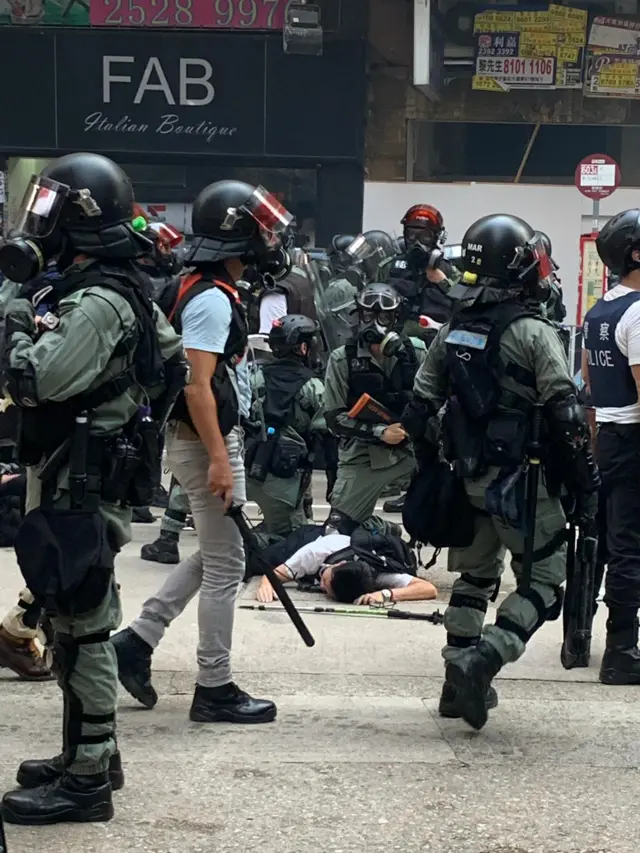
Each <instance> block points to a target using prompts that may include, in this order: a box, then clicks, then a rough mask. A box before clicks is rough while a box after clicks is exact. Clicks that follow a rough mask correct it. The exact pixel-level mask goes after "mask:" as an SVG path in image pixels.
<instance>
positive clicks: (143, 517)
mask: <svg viewBox="0 0 640 853" xmlns="http://www.w3.org/2000/svg"><path fill="white" fill-rule="evenodd" d="M155 520H156V517H155V515H154V514H153V513H152V512H151V510H150V509H149V507H148V506H134V507H133V509H132V511H131V521H135V522H136V524H153V522H154V521H155Z"/></svg>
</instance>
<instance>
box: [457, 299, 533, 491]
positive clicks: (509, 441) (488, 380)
mask: <svg viewBox="0 0 640 853" xmlns="http://www.w3.org/2000/svg"><path fill="white" fill-rule="evenodd" d="M522 317H536V318H537V319H539V320H540V321H541V322H546V321H545V320H544V319H543V318H542V317H541V315H540V311H539V310H538V309H536V308H533V307H531V306H528V305H526V304H523V303H514V302H504V303H497V304H496V303H494V304H483V305H479V306H475V305H474V306H471V307H469V308H465V309H461V310H460V311H459V312H457V313H456V314H455V316H454V317H453V319H452V320H451V323H450V326H449V333H448V335H447V337H446V339H445V344H446V351H445V371H446V377H447V384H448V391H447V406H446V411H445V416H444V423H443V427H444V430H443V431H444V437H445V455H446V457H447V458H448V459H449V460H450V461H451V462H455V463H456V464H457V467H458V470H459V473H460V474H461V475H462V476H464V477H477V476H481V475H482V473H483V472H484V471H485V470H486V469H487V468H488V467H489V466H493V465H496V466H498V467H511V466H517V465H520V464H521V463H522V462H523V461H524V459H525V456H526V450H527V441H528V435H529V421H530V413H531V408H532V404H531V403H530V402H529V401H528V400H527V398H526V397H525V396H524V395H522V394H518V393H517V392H515V391H514V392H509V391H507V390H505V389H504V388H503V387H502V383H501V380H502V379H503V378H504V377H506V376H508V377H510V378H511V379H512V380H513V381H514V383H516V384H517V385H521V386H523V387H526V388H530V389H532V390H535V388H536V376H535V374H534V373H533V371H531V370H528V369H527V368H524V367H521V366H520V365H518V364H516V363H515V362H512V361H509V362H507V363H506V364H505V363H504V361H503V359H502V358H501V355H500V340H501V338H502V335H503V334H504V332H505V330H506V329H507V328H508V327H509V326H510V325H511V324H512V323H514V322H515V321H516V320H519V319H520V318H522Z"/></svg>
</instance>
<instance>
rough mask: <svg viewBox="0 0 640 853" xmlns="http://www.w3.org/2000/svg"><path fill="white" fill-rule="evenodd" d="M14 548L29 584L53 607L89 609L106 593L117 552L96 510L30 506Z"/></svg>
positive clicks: (58, 610)
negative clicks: (33, 507)
mask: <svg viewBox="0 0 640 853" xmlns="http://www.w3.org/2000/svg"><path fill="white" fill-rule="evenodd" d="M15 550H16V557H17V559H18V565H19V566H20V571H21V572H22V576H23V577H24V580H25V583H26V585H27V587H28V588H29V589H30V590H31V592H32V593H33V595H34V596H35V598H36V600H38V601H39V602H41V603H42V605H43V606H44V607H45V608H46V609H47V610H48V611H50V612H53V613H59V614H62V615H70V616H71V615H74V614H82V613H87V612H89V611H90V610H94V609H95V608H96V607H98V605H99V604H100V602H101V601H102V600H103V599H104V597H105V595H106V594H107V592H108V589H109V585H110V583H111V578H112V576H113V568H114V554H113V551H112V549H111V547H110V546H109V541H108V534H107V525H106V522H105V520H104V518H103V517H102V515H101V514H100V513H99V512H97V511H96V512H90V511H86V510H55V509H52V510H45V509H42V508H40V507H39V508H37V509H34V510H31V512H29V513H27V515H26V516H25V518H24V521H23V522H22V525H21V527H20V529H19V530H18V535H17V537H16V544H15Z"/></svg>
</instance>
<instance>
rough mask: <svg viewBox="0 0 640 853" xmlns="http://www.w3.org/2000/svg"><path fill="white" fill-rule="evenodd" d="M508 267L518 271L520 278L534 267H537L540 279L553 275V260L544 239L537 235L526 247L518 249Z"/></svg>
mask: <svg viewBox="0 0 640 853" xmlns="http://www.w3.org/2000/svg"><path fill="white" fill-rule="evenodd" d="M508 268H509V269H510V270H515V271H517V273H518V278H520V279H523V278H524V277H525V276H526V275H527V274H528V273H530V272H531V271H532V270H533V269H537V271H538V278H539V279H540V280H542V281H544V280H545V279H550V278H551V277H552V275H553V262H552V260H551V258H550V257H549V255H548V253H547V248H546V246H545V244H544V240H542V238H541V237H540V236H538V235H536V236H535V237H534V238H532V239H531V240H530V241H529V242H528V243H527V245H526V246H525V247H523V248H521V249H517V250H516V254H515V257H514V259H513V261H512V262H511V263H510V264H509V267H508Z"/></svg>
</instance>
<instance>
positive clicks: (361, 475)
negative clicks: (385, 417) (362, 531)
mask: <svg viewBox="0 0 640 853" xmlns="http://www.w3.org/2000/svg"><path fill="white" fill-rule="evenodd" d="M411 343H412V344H413V346H414V349H415V352H416V356H417V359H418V363H422V361H423V360H424V357H425V353H426V348H425V345H424V343H423V342H422V341H420V340H418V339H416V338H411ZM357 357H358V358H370V359H373V355H372V353H371V351H370V350H369V349H368V348H367V347H363V346H362V344H360V343H359V344H358V350H357ZM374 360H375V359H374ZM397 361H398V360H397V358H395V357H391V358H382V359H381V360H380V361H377V364H378V366H379V367H380V368H381V369H382V371H383V373H384V374H385V375H386V376H390V375H391V372H392V370H393V368H394V367H395V365H396V364H397ZM348 382H349V365H348V361H347V353H346V350H345V347H340V348H339V349H337V350H334V351H333V352H332V353H331V356H330V358H329V363H328V365H327V375H326V378H325V396H324V410H325V413H327V412H334V411H337V412H338V415H337V421H338V423H339V424H340V427H341V428H342V429H345V430H350V429H351V430H353V429H356V430H357V429H358V426H359V424H358V421H356V420H354V419H353V418H350V417H349V416H348V415H347V408H348V404H347V399H348V395H349V388H348ZM380 402H382V401H380ZM398 420H399V418H398ZM386 426H387V425H386V424H383V423H380V424H376V425H374V426H373V430H372V438H374V439H378V441H364V440H362V439H359V438H356V437H354V438H346V437H342V436H341V438H340V449H339V452H338V460H339V461H338V476H337V479H336V482H335V484H334V486H333V490H332V492H331V500H330V502H331V508H332V509H334V510H338V511H340V512H342V513H344V514H345V515H347V516H349V518H351V519H352V520H353V521H359V522H361V521H364V520H365V519H366V518H368V517H369V516H370V515H372V514H373V511H374V509H375V505H376V501H377V500H378V498H379V497H380V494H381V492H382V490H383V489H384V488H385V486H387V485H389V484H391V483H395V482H397V481H403V480H406V479H407V478H408V477H409V476H410V475H411V473H412V471H413V470H414V468H415V460H414V456H413V452H412V451H411V449H410V448H409V447H408V446H407V445H406V444H405V445H401V446H400V445H396V446H393V447H392V446H390V445H388V444H384V443H383V441H382V439H381V436H382V433H383V432H384V430H385V427H386Z"/></svg>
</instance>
